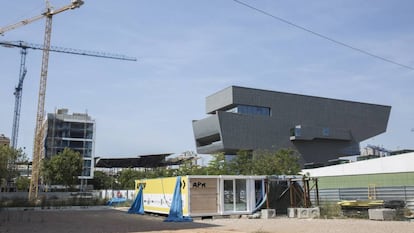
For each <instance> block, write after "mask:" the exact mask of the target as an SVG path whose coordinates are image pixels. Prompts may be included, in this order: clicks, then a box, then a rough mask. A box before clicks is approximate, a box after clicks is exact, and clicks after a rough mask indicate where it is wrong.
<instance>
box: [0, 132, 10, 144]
mask: <svg viewBox="0 0 414 233" xmlns="http://www.w3.org/2000/svg"><path fill="white" fill-rule="evenodd" d="M9 145H10V139H9V138H8V137H6V136H4V134H0V146H9Z"/></svg>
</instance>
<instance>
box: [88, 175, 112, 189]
mask: <svg viewBox="0 0 414 233" xmlns="http://www.w3.org/2000/svg"><path fill="white" fill-rule="evenodd" d="M113 183H114V178H113V177H111V176H109V175H107V174H106V173H105V172H102V171H95V173H94V175H93V179H92V180H91V181H89V184H92V185H93V188H94V189H110V188H112V184H113Z"/></svg>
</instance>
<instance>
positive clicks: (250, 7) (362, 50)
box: [233, 0, 414, 70]
mask: <svg viewBox="0 0 414 233" xmlns="http://www.w3.org/2000/svg"><path fill="white" fill-rule="evenodd" d="M233 1H234V2H236V3H238V4H240V5H242V6H244V7H247V8H249V9H251V10H254V11H256V12H258V13H261V14H263V15H266V16H269V17H271V18H272V19H274V20H277V21H279V22H282V23H285V24H288V25H290V26H292V27H295V28H297V29H300V30H302V31H305V32H308V33H310V34H313V35H314V36H317V37H320V38H322V39H325V40H328V41H330V42H332V43H334V44H337V45H340V46H343V47H345V48H348V49H351V50H354V51H357V52H359V53H362V54H365V55H367V56H370V57H373V58H376V59H379V60H382V61H384V62H388V63H391V64H394V65H397V66H400V67H403V68H406V69H409V70H414V67H412V66H409V65H405V64H402V63H399V62H396V61H393V60H391V59H388V58H385V57H382V56H379V55H376V54H374V53H371V52H368V51H366V50H364V49H360V48H357V47H355V46H353V45H350V44H347V43H345V42H342V41H339V40H336V39H334V38H332V37H329V36H325V35H323V34H321V33H318V32H315V31H313V30H311V29H309V28H306V27H304V26H301V25H299V24H296V23H293V22H291V21H289V20H286V19H284V18H282V17H279V16H276V15H274V14H271V13H269V12H267V11H264V10H261V9H259V8H257V7H254V6H252V5H249V4H247V3H245V2H243V1H240V0H233Z"/></svg>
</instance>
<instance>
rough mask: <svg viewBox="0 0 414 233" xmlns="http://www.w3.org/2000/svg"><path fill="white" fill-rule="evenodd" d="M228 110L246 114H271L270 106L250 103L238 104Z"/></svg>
mask: <svg viewBox="0 0 414 233" xmlns="http://www.w3.org/2000/svg"><path fill="white" fill-rule="evenodd" d="M227 112H232V113H238V114H245V115H260V116H270V108H267V107H259V106H250V105H238V106H236V107H234V108H231V109H229V110H227Z"/></svg>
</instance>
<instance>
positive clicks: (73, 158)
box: [42, 148, 83, 187]
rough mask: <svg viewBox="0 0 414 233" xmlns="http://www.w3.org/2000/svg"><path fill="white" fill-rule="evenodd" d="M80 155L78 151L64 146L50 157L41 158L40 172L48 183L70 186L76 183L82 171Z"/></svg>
mask: <svg viewBox="0 0 414 233" xmlns="http://www.w3.org/2000/svg"><path fill="white" fill-rule="evenodd" d="M82 163H83V161H82V157H81V155H80V153H79V152H75V151H73V150H71V149H69V148H65V149H64V150H63V151H62V152H60V153H58V154H57V155H55V156H52V157H51V158H50V159H45V160H43V164H42V174H43V178H44V179H45V181H46V182H47V183H49V184H61V185H64V186H66V187H72V186H73V185H74V184H76V183H78V176H80V175H81V172H82Z"/></svg>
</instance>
